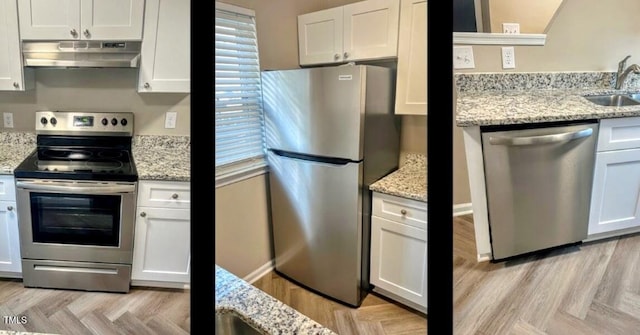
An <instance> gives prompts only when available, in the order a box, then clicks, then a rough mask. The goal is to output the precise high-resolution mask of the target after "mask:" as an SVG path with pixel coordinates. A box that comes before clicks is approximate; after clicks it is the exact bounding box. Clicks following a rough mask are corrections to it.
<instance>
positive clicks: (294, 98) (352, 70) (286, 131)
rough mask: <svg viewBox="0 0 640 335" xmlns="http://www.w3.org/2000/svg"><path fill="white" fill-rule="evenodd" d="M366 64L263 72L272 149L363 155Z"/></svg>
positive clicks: (265, 107)
mask: <svg viewBox="0 0 640 335" xmlns="http://www.w3.org/2000/svg"><path fill="white" fill-rule="evenodd" d="M364 75H365V67H364V66H344V67H326V68H312V69H296V70H286V71H268V72H263V73H262V86H263V102H264V103H263V105H264V115H265V129H266V130H265V131H266V142H267V148H275V149H281V150H285V151H290V152H299V153H307V154H311V155H317V156H325V157H339V158H347V159H351V160H356V161H357V160H361V159H362V158H363V136H364V132H363V123H364V122H363V120H364V98H365V92H364V85H363V84H362V83H363V82H365V81H364V80H363V79H364Z"/></svg>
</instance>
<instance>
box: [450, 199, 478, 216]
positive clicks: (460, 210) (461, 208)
mask: <svg viewBox="0 0 640 335" xmlns="http://www.w3.org/2000/svg"><path fill="white" fill-rule="evenodd" d="M472 213H473V207H472V206H471V203H470V202H467V203H466V204H457V205H453V216H460V215H467V214H472Z"/></svg>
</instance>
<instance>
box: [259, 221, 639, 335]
mask: <svg viewBox="0 0 640 335" xmlns="http://www.w3.org/2000/svg"><path fill="white" fill-rule="evenodd" d="M453 225H454V226H453V235H454V236H453V239H454V241H453V245H454V250H453V255H454V257H453V262H454V264H453V269H454V273H453V278H454V283H453V296H454V302H453V304H454V311H453V322H454V334H455V335H501V334H506V335H512V334H517V335H556V334H558V335H565V334H581V335H583V334H585V335H589V334H593V335H616V334H621V335H632V334H640V234H635V235H630V236H626V237H620V238H613V239H608V240H602V241H596V242H590V243H583V244H581V245H579V246H571V247H566V248H561V249H555V250H551V251H545V252H542V253H538V254H536V255H532V256H526V257H521V258H519V259H513V260H511V261H506V262H500V263H491V262H482V263H478V262H477V261H476V251H475V239H474V230H473V218H472V216H471V215H466V216H460V217H456V218H454V220H453ZM254 285H255V286H256V287H258V288H260V289H262V290H263V291H265V292H267V293H269V294H271V295H272V296H274V297H276V298H277V299H279V300H281V301H283V302H284V303H285V304H287V305H289V306H291V307H293V308H295V309H297V310H298V311H300V312H302V313H303V314H305V315H307V316H308V317H310V318H311V319H313V320H315V321H317V322H318V323H320V324H322V325H324V326H326V327H328V328H330V329H332V330H334V331H335V332H337V333H338V334H341V335H349V334H376V335H377V334H426V333H427V331H426V326H427V322H426V318H425V316H424V315H423V314H421V313H418V312H415V311H413V310H409V309H404V308H402V307H400V306H399V305H396V304H394V303H392V302H390V301H388V300H385V299H382V298H381V297H379V296H377V295H374V294H369V295H368V296H367V298H366V299H365V300H364V303H363V304H362V306H361V307H360V308H358V309H353V308H349V307H346V306H344V305H341V304H339V303H336V302H333V301H332V300H328V299H325V298H323V297H321V296H318V295H316V294H314V293H312V292H309V291H307V290H305V289H303V288H301V287H299V286H297V285H295V284H293V283H291V282H289V281H287V280H286V279H284V278H282V277H280V276H278V275H277V274H275V273H270V274H268V275H266V276H264V277H263V278H261V279H260V280H258V281H257V282H256V283H254Z"/></svg>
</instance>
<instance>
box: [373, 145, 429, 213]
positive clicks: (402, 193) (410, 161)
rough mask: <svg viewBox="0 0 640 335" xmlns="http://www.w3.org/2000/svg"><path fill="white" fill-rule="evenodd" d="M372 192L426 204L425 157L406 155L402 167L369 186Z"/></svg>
mask: <svg viewBox="0 0 640 335" xmlns="http://www.w3.org/2000/svg"><path fill="white" fill-rule="evenodd" d="M369 189H370V190H371V191H374V192H379V193H385V194H390V195H395V196H399V197H403V198H408V199H413V200H418V201H423V202H427V157H426V156H425V155H421V154H407V160H406V162H405V163H404V165H403V166H402V167H400V168H399V169H398V170H396V171H395V172H392V173H390V174H388V175H387V176H386V177H383V178H382V179H380V180H378V181H376V182H375V183H373V184H371V186H369Z"/></svg>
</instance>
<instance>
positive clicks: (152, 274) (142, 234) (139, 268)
mask: <svg viewBox="0 0 640 335" xmlns="http://www.w3.org/2000/svg"><path fill="white" fill-rule="evenodd" d="M190 269H191V239H190V220H189V210H185V209H166V208H156V207H138V213H137V220H136V231H135V240H134V245H133V264H132V269H131V279H133V280H151V281H163V282H174V283H189V281H190V277H189V276H190V272H191V271H190Z"/></svg>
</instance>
